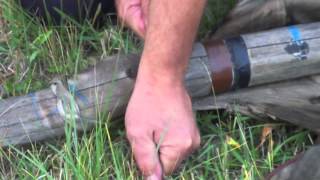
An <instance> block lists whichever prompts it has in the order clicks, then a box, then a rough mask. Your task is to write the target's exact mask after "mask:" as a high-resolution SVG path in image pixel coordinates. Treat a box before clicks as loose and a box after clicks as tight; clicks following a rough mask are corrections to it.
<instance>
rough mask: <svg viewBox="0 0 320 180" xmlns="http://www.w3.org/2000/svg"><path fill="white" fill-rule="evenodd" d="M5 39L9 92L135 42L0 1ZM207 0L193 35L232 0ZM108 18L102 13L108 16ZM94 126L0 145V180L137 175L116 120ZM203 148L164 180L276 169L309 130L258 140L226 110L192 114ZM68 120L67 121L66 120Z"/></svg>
mask: <svg viewBox="0 0 320 180" xmlns="http://www.w3.org/2000/svg"><path fill="white" fill-rule="evenodd" d="M0 1H1V6H2V7H1V8H2V9H3V17H4V18H5V20H6V22H7V26H6V27H5V28H6V30H7V32H8V33H9V37H10V38H9V39H8V40H6V41H4V42H0V57H1V58H2V59H1V62H0V63H1V64H3V65H9V64H11V63H14V64H15V67H16V68H15V71H16V74H15V75H14V76H13V77H11V78H10V79H8V80H7V81H5V83H4V84H3V86H4V89H5V90H6V92H7V94H6V97H8V96H18V95H24V94H27V93H29V92H32V91H35V90H39V89H42V88H44V87H47V86H48V84H47V82H48V81H49V80H50V79H51V78H52V77H55V76H67V77H72V76H73V75H75V74H77V73H79V72H80V71H81V70H83V69H85V68H87V67H88V66H89V65H91V64H93V63H95V62H94V61H91V60H90V59H91V58H89V57H91V56H96V57H97V56H102V57H103V56H109V55H112V54H116V53H128V52H138V51H140V50H141V44H142V43H141V42H140V41H139V40H137V38H136V37H134V35H133V34H132V32H130V31H126V30H123V28H121V27H119V26H116V25H111V22H110V21H109V22H108V23H106V24H105V25H104V26H103V27H100V28H95V27H94V26H93V25H92V22H90V21H84V22H82V23H78V22H76V21H73V20H72V19H70V18H68V17H65V22H64V25H63V26H54V25H50V24H49V25H47V26H42V25H41V22H40V21H39V20H37V19H34V18H31V17H30V16H28V15H27V14H25V13H23V11H22V10H21V9H20V8H19V7H18V6H16V5H15V3H14V1H13V0H0ZM223 2H224V1H223V0H219V1H214V0H211V1H209V5H208V8H207V10H206V13H205V15H204V17H203V21H202V23H201V28H200V31H199V36H198V39H203V38H205V37H206V36H207V35H208V32H209V31H210V29H211V28H212V27H213V26H214V25H216V24H218V23H219V22H221V19H222V18H223V16H224V15H225V14H226V13H227V11H228V9H230V8H231V7H232V4H233V3H234V1H228V2H227V3H223ZM107 21H108V19H107ZM97 117H98V122H99V123H98V124H97V125H96V127H95V128H94V129H93V130H91V131H89V132H88V133H85V134H79V133H78V132H77V131H76V129H75V128H74V126H73V125H72V123H69V124H67V125H66V127H65V132H66V136H65V137H64V138H60V139H55V140H51V141H50V142H45V143H42V144H31V145H29V146H27V147H19V148H17V147H9V148H5V149H1V150H0V176H1V179H120V180H122V179H141V176H140V174H139V171H138V170H137V167H136V166H135V163H134V160H133V157H132V154H131V151H130V147H129V146H128V143H127V141H126V138H125V132H124V125H123V121H122V120H117V121H110V117H109V115H108V114H107V115H106V114H104V113H103V112H98V113H97ZM197 121H198V125H199V127H200V130H201V135H202V146H201V149H199V150H198V151H197V152H195V153H194V154H193V155H192V156H191V157H190V158H188V159H187V160H186V161H185V162H183V164H182V165H181V167H180V168H179V171H176V173H175V174H174V175H173V176H171V177H169V179H213V178H214V179H218V180H220V179H221V180H224V179H245V180H247V179H263V177H264V176H265V175H266V174H267V173H269V172H270V171H272V169H273V168H274V167H276V166H277V165H279V164H281V163H283V162H284V161H286V160H288V159H290V158H292V157H293V156H295V155H296V154H297V153H298V152H301V151H303V150H305V149H306V148H307V147H308V146H309V145H310V144H312V143H313V142H312V138H311V135H310V134H309V132H307V131H304V130H302V129H299V128H295V127H291V126H288V125H285V124H281V123H273V124H272V127H273V131H272V134H270V135H269V136H268V137H267V138H266V141H265V143H264V144H263V145H262V146H261V147H258V145H259V144H260V136H261V134H262V131H263V129H264V127H266V126H270V123H269V124H267V123H266V122H261V121H257V120H253V119H250V118H248V117H244V116H241V115H240V114H236V115H230V114H227V113H221V114H217V112H210V111H209V112H202V113H198V114H197ZM71 122H72V121H71Z"/></svg>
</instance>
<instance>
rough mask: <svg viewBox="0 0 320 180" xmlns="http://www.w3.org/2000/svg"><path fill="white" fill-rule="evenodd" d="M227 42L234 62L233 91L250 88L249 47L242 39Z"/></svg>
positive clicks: (237, 38) (232, 39)
mask: <svg viewBox="0 0 320 180" xmlns="http://www.w3.org/2000/svg"><path fill="white" fill-rule="evenodd" d="M225 42H226V45H227V47H228V49H229V51H230V54H231V60H232V62H233V85H232V89H239V88H246V87H248V86H249V83H250V76H251V70H250V60H249V55H248V50H247V46H246V44H245V42H244V40H243V39H242V37H236V38H231V39H227V40H226V41H225Z"/></svg>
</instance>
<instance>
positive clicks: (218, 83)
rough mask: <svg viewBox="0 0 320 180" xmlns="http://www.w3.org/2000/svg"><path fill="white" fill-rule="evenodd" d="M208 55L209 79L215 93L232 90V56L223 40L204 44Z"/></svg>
mask: <svg viewBox="0 0 320 180" xmlns="http://www.w3.org/2000/svg"><path fill="white" fill-rule="evenodd" d="M204 46H205V48H206V50H207V53H208V60H209V64H210V67H209V68H210V71H211V77H212V81H213V87H214V91H215V93H222V92H227V91H229V90H231V89H232V84H233V63H232V60H231V58H232V56H231V54H230V52H229V50H228V48H227V46H226V45H225V42H224V41H223V40H217V41H209V42H206V43H204Z"/></svg>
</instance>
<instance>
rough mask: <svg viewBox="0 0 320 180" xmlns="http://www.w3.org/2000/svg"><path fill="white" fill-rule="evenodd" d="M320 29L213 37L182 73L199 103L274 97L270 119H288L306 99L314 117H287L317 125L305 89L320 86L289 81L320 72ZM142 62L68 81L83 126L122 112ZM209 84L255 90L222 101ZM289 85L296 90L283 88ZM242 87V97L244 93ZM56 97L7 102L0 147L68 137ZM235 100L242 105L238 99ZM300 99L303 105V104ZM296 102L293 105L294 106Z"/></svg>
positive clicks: (114, 63)
mask: <svg viewBox="0 0 320 180" xmlns="http://www.w3.org/2000/svg"><path fill="white" fill-rule="evenodd" d="M319 28H320V24H319V23H315V24H308V25H302V26H296V27H290V28H280V29H276V30H272V31H266V32H262V33H256V34H250V35H243V36H241V37H239V38H234V39H227V40H222V41H214V42H208V43H206V44H205V45H202V44H200V43H197V44H195V46H194V50H193V54H192V56H191V57H190V63H189V68H188V71H187V74H186V77H185V84H186V87H187V89H188V91H189V93H190V95H191V96H192V98H193V100H194V107H195V109H197V110H201V109H214V108H229V107H231V108H232V109H237V107H238V106H237V105H241V106H240V107H242V109H245V108H247V107H249V106H248V105H252V104H255V103H256V104H258V105H259V104H272V101H274V103H273V104H272V106H268V109H272V107H277V106H276V105H277V104H281V108H279V109H277V111H271V110H269V111H265V112H268V117H275V118H276V117H280V118H283V114H280V113H281V112H290V109H291V108H292V107H295V108H296V109H298V108H299V107H300V106H301V105H306V107H308V108H305V109H303V110H301V111H300V112H299V115H300V116H301V115H303V114H309V113H310V112H312V113H313V114H312V116H307V117H310V119H303V121H302V120H301V121H299V120H298V119H294V121H291V119H288V118H284V119H285V120H287V121H289V122H293V123H295V124H298V125H302V126H304V127H308V128H310V129H312V130H318V129H319V127H320V122H319V123H318V121H317V117H320V109H319V108H318V109H319V110H318V109H314V108H312V107H313V106H312V103H313V104H317V102H318V99H317V98H315V97H314V95H316V96H317V94H316V93H312V92H311V91H310V92H309V93H306V94H305V93H303V92H304V91H306V92H308V91H309V90H310V89H312V91H317V92H320V87H319V86H317V83H313V80H309V78H305V79H306V80H308V81H304V80H300V81H296V80H292V79H293V78H297V77H305V76H310V75H314V74H320V68H319V66H320V54H319V52H318V50H320V47H319V46H320V44H319V43H320V38H319V37H320V30H319ZM297 34H298V35H297ZM266 37H268V39H266ZM277 37H278V38H277ZM262 54H263V55H262ZM138 64H139V57H138V56H135V55H128V56H114V57H110V58H108V59H105V60H103V61H101V62H99V63H98V64H97V65H96V66H94V67H92V68H90V69H89V70H87V71H85V72H82V73H81V74H79V75H78V76H77V77H76V78H75V79H72V80H69V81H68V89H69V90H70V91H71V92H72V93H73V94H74V97H75V103H76V104H77V106H78V107H79V109H80V117H81V118H80V119H76V120H75V121H76V124H77V127H78V128H79V130H81V131H85V130H88V129H90V128H92V127H93V126H94V124H95V121H96V119H97V112H104V113H111V115H112V118H117V117H119V116H122V115H123V114H124V112H125V107H126V104H127V102H128V100H129V97H130V95H131V92H132V89H133V86H134V81H135V77H136V73H137V70H138ZM289 79H291V80H292V81H290V82H288V83H287V86H285V85H283V83H278V84H274V85H264V84H266V83H273V82H279V81H281V80H289ZM300 84H302V85H303V86H300ZM212 85H213V86H214V90H215V92H226V91H230V90H234V89H237V88H245V87H247V86H249V87H250V86H251V88H246V89H243V90H241V91H236V92H231V93H228V94H222V95H219V96H218V99H212V98H210V96H211V95H212ZM257 85H259V87H258V86H257ZM297 87H299V88H297ZM291 88H296V89H295V90H296V91H297V92H298V91H299V93H294V92H295V91H292V89H291ZM279 89H281V90H279ZM277 91H279V92H280V91H281V93H280V95H281V98H274V99H272V98H271V99H270V101H271V102H270V101H269V100H268V99H267V98H268V97H270V96H271V95H272V96H275V97H276V95H277ZM286 91H288V92H291V93H285V92H286ZM245 92H248V93H245ZM251 92H259V93H256V94H254V93H252V94H251ZM241 93H242V94H245V95H243V96H240V95H241ZM265 93H266V94H265ZM264 94H265V96H263V95H264ZM267 95H270V96H267ZM251 96H252V97H251ZM253 96H255V98H253ZM259 96H261V98H259ZM235 97H241V98H240V99H237V98H235ZM250 97H251V99H250ZM318 97H320V94H319V96H318ZM247 99H248V102H249V103H248V104H246V102H247ZM249 99H250V101H249ZM303 99H306V100H305V101H303ZM59 100H61V99H58V98H57V96H55V95H54V94H53V92H52V91H51V89H46V90H42V91H39V92H35V93H32V94H29V95H27V96H22V97H13V98H9V99H6V100H2V101H1V102H0V143H1V146H8V145H17V144H25V143H29V142H35V141H42V140H46V139H48V138H52V137H56V136H61V135H64V132H65V131H64V127H65V124H66V122H69V121H70V119H66V118H65V117H64V116H62V115H61V112H60V111H59V108H57V104H58V101H59ZM216 100H218V101H217V102H219V103H218V104H215V103H214V102H215V101H216ZM236 100H239V102H240V103H241V104H237V102H238V101H236ZM280 100H281V101H280ZM302 101H303V103H300V104H299V102H302ZM293 102H294V103H296V104H295V106H293ZM307 105H308V106H307ZM70 106H72V105H70ZM250 107H251V109H249V110H248V111H243V112H247V113H246V114H248V115H256V114H257V113H256V114H254V113H251V114H250V112H251V111H252V110H255V109H254V108H252V106H250ZM257 107H258V106H257ZM315 107H317V106H315ZM263 110H265V109H263ZM263 110H260V111H259V112H260V114H263ZM285 110H287V111H285ZM297 117H298V116H297ZM311 124H313V126H312V125H311Z"/></svg>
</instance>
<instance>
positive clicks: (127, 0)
mask: <svg viewBox="0 0 320 180" xmlns="http://www.w3.org/2000/svg"><path fill="white" fill-rule="evenodd" d="M148 6H149V0H116V9H117V13H118V17H119V18H120V21H121V22H122V23H124V25H126V26H128V27H130V28H131V29H132V30H133V31H134V32H135V33H137V34H138V35H139V36H140V37H141V38H143V39H144V37H145V33H146V27H147V23H148V21H147V20H148V18H147V17H148V16H147V14H148Z"/></svg>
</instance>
